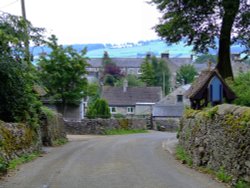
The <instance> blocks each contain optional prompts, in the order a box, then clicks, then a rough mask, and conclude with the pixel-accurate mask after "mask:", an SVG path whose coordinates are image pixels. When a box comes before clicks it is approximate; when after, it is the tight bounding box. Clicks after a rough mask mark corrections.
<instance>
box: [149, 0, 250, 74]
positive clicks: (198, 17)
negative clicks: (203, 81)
mask: <svg viewBox="0 0 250 188" xmlns="http://www.w3.org/2000/svg"><path fill="white" fill-rule="evenodd" d="M151 2H152V3H153V4H156V5H157V8H158V9H159V10H160V11H162V13H163V16H162V19H161V22H160V23H159V24H158V25H157V26H156V27H155V28H156V31H157V33H158V34H159V35H160V36H161V37H163V38H164V39H165V40H166V41H167V42H169V43H175V42H179V41H181V40H183V41H184V42H185V43H186V44H187V45H193V49H194V51H197V52H207V51H208V48H209V47H210V48H216V39H219V49H218V64H217V68H218V70H219V72H220V74H221V75H222V77H223V78H228V77H233V72H232V67H231V63H230V45H231V43H232V42H237V43H240V44H242V45H243V46H245V52H247V51H249V48H250V35H249V30H250V6H249V1H247V0H209V1H205V0H204V1H203V0H202V1H198V0H151ZM232 33H233V35H232Z"/></svg>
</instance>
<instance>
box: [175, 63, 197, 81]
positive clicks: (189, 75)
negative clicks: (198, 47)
mask: <svg viewBox="0 0 250 188" xmlns="http://www.w3.org/2000/svg"><path fill="white" fill-rule="evenodd" d="M197 74H198V73H197V71H196V69H195V67H194V66H193V65H190V64H187V65H182V66H181V67H180V68H179V70H177V74H176V81H177V82H178V83H179V84H190V83H192V82H193V81H194V77H195V76H196V75H197Z"/></svg>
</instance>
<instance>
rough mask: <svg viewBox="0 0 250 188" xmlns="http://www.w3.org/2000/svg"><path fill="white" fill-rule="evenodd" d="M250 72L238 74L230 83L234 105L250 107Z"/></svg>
mask: <svg viewBox="0 0 250 188" xmlns="http://www.w3.org/2000/svg"><path fill="white" fill-rule="evenodd" d="M249 85H250V72H246V73H241V74H239V75H238V76H237V77H236V78H235V80H234V81H233V82H232V83H231V87H232V89H233V90H234V92H235V94H236V96H237V98H236V99H235V101H234V102H235V103H236V104H238V105H243V106H250V100H249V99H250V87H249Z"/></svg>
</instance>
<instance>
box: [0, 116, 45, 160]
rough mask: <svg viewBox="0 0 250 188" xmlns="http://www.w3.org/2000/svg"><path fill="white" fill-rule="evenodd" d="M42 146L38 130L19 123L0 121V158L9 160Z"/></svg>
mask: <svg viewBox="0 0 250 188" xmlns="http://www.w3.org/2000/svg"><path fill="white" fill-rule="evenodd" d="M41 147H42V144H41V139H40V130H39V129H37V130H36V131H34V130H32V129H30V128H28V127H27V126H26V125H24V124H21V123H5V122H2V121H0V160H2V161H5V162H7V163H8V162H9V161H10V160H12V159H15V158H17V157H20V156H21V155H24V154H30V153H33V152H34V151H40V150H41Z"/></svg>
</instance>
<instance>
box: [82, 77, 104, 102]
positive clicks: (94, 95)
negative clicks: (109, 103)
mask: <svg viewBox="0 0 250 188" xmlns="http://www.w3.org/2000/svg"><path fill="white" fill-rule="evenodd" d="M100 93H101V90H100V86H99V84H98V83H97V82H94V83H89V84H88V87H87V93H86V95H87V96H88V97H89V100H88V103H89V104H92V103H93V102H94V101H96V100H97V99H98V98H100Z"/></svg>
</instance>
